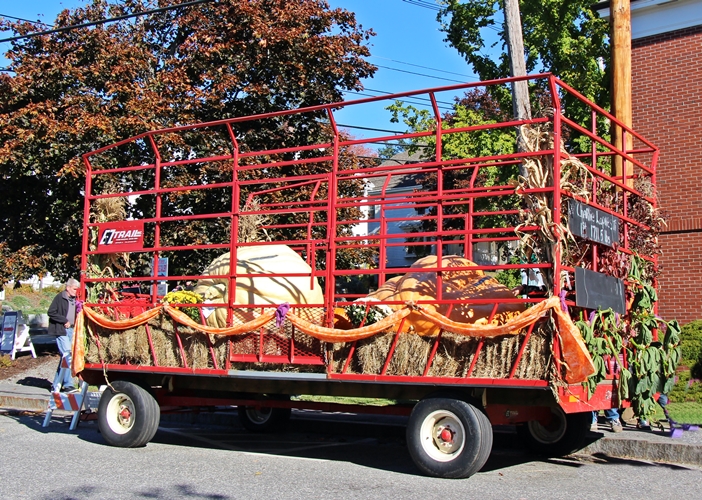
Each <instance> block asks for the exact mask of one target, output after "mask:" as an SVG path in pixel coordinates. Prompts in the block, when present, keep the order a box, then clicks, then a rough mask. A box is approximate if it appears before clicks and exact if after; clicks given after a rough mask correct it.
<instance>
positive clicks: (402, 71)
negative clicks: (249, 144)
mask: <svg viewBox="0 0 702 500" xmlns="http://www.w3.org/2000/svg"><path fill="white" fill-rule="evenodd" d="M0 41H2V40H0ZM376 66H377V67H379V68H383V69H389V70H391V71H397V72H399V73H407V74H408V75H417V76H424V77H427V78H434V79H435V80H443V81H445V82H451V83H466V82H465V80H453V79H451V78H444V77H441V76H432V75H427V74H425V73H417V72H416V71H407V70H406V69H398V68H391V67H389V66H381V65H379V64H376Z"/></svg>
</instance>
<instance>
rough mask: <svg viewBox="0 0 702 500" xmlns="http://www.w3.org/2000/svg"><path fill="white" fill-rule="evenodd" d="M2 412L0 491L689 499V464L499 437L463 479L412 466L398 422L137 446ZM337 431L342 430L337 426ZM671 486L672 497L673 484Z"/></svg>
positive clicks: (236, 432) (307, 425) (231, 432)
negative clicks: (549, 452) (580, 452)
mask: <svg viewBox="0 0 702 500" xmlns="http://www.w3.org/2000/svg"><path fill="white" fill-rule="evenodd" d="M41 422H42V418H41V416H21V417H18V416H8V415H3V416H0V474H1V475H2V481H1V483H0V497H1V498H12V499H24V498H27V499H81V498H100V499H128V498H164V499H165V498H183V497H188V498H207V499H244V498H245V499H247V500H250V499H267V500H270V499H277V498H286V499H328V498H343V499H344V500H346V499H350V500H353V499H362V500H371V499H382V500H388V499H422V500H427V499H432V498H441V499H442V500H446V499H454V498H455V499H459V498H460V499H467V498H478V497H480V498H524V499H543V498H568V499H571V498H582V499H589V498H592V499H598V500H601V499H606V498H622V497H632V496H635V497H636V498H640V499H646V498H651V499H656V500H659V499H660V498H672V497H675V498H685V497H687V498H697V497H698V496H699V486H698V485H699V483H700V481H701V480H702V471H700V469H699V468H695V467H683V466H677V465H669V464H652V463H648V462H641V461H633V460H623V459H608V460H605V459H598V458H592V457H582V458H575V459H573V458H571V459H560V460H548V461H542V460H539V459H537V458H535V457H533V456H530V455H528V454H527V453H526V452H525V451H524V450H523V449H522V448H520V447H518V446H515V444H514V443H513V442H509V439H505V438H504V436H502V437H501V436H499V435H498V436H496V447H495V449H494V451H493V454H492V456H491V458H490V460H489V461H488V463H487V465H486V467H484V469H483V470H482V471H481V472H480V473H478V474H476V475H475V476H473V477H472V478H470V479H465V480H442V479H433V478H428V477H423V476H421V475H419V474H418V472H417V470H416V469H415V467H414V464H413V463H412V461H411V460H410V458H409V455H408V453H407V450H406V448H405V446H404V439H403V436H402V427H400V426H384V427H382V428H373V427H369V426H360V425H351V426H348V427H346V426H343V427H342V426H339V425H337V426H336V427H335V426H334V425H327V424H325V423H324V422H314V421H310V422H295V421H293V423H292V426H293V427H292V429H291V430H289V431H288V432H285V433H281V434H268V435H256V434H251V433H248V432H246V431H245V430H243V429H241V428H240V427H238V426H234V427H233V428H231V429H230V428H224V427H210V428H205V427H195V426H190V425H188V424H178V423H166V424H164V425H162V426H161V428H160V429H159V432H158V433H157V435H156V437H155V439H154V440H153V441H152V442H151V443H149V444H148V445H147V446H146V447H145V448H138V449H121V448H112V447H109V446H107V445H105V444H104V443H103V440H102V438H101V436H100V435H99V433H98V431H97V424H96V423H95V422H83V423H81V424H80V425H79V427H78V429H77V430H76V431H74V432H71V431H69V430H68V424H67V423H66V422H64V421H62V420H60V419H54V421H53V422H52V423H51V425H50V426H49V427H48V428H46V429H43V428H42V427H41ZM341 430H343V431H344V432H343V433H341V432H340V431H341ZM673 489H674V491H675V493H674V494H672V495H673V496H672V497H671V491H673Z"/></svg>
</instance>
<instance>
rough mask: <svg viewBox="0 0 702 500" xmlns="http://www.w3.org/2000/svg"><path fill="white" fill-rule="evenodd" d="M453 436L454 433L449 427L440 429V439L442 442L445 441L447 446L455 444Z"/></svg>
mask: <svg viewBox="0 0 702 500" xmlns="http://www.w3.org/2000/svg"><path fill="white" fill-rule="evenodd" d="M453 435H454V432H453V431H452V430H451V429H449V428H448V427H444V428H443V429H441V428H439V439H441V441H443V442H444V443H445V444H446V443H448V444H450V443H453Z"/></svg>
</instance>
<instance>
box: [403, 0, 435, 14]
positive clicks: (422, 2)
mask: <svg viewBox="0 0 702 500" xmlns="http://www.w3.org/2000/svg"><path fill="white" fill-rule="evenodd" d="M402 1H403V2H405V3H408V4H410V5H416V6H417V7H424V8H425V9H429V10H433V11H436V12H440V11H441V7H439V6H438V5H436V4H435V3H433V2H428V1H427V0H402Z"/></svg>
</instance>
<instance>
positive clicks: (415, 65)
mask: <svg viewBox="0 0 702 500" xmlns="http://www.w3.org/2000/svg"><path fill="white" fill-rule="evenodd" d="M371 57H375V58H378V59H385V60H386V61H390V62H394V63H398V64H404V65H406V66H414V67H415V68H422V69H428V70H430V71H436V72H438V73H446V74H448V75H456V76H464V77H466V78H472V79H474V80H480V78H479V77H478V76H476V75H464V74H463V73H456V72H455V71H446V70H445V69H437V68H432V67H429V66H422V65H421V64H413V63H408V62H404V61H397V60H395V59H390V58H387V57H381V56H374V55H371Z"/></svg>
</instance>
